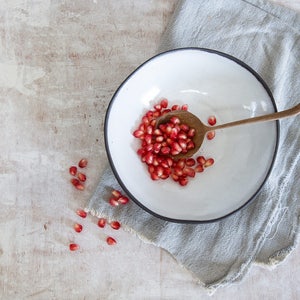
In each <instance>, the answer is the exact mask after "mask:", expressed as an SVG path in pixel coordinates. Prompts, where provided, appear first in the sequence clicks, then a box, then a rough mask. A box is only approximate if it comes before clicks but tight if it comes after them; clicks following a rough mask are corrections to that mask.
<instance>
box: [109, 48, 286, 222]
mask: <svg viewBox="0 0 300 300" xmlns="http://www.w3.org/2000/svg"><path fill="white" fill-rule="evenodd" d="M185 50H195V51H202V52H209V53H213V54H217V55H220V56H223V57H225V58H227V59H230V60H232V61H234V62H236V63H237V64H239V65H240V66H242V67H243V68H245V69H246V70H248V71H249V72H250V73H251V74H252V75H254V77H255V78H256V79H257V80H258V81H259V82H260V83H261V84H262V86H263V87H264V89H265V91H266V92H267V93H268V95H269V97H270V99H271V102H272V105H273V108H274V111H275V112H277V107H276V103H275V100H274V98H273V94H272V92H271V90H270V89H269V87H268V85H267V84H266V83H265V81H264V80H263V79H262V77H261V76H260V75H259V74H258V73H257V72H256V71H254V70H253V69H252V68H251V67H250V66H248V65H247V64H246V63H244V62H243V61H241V60H239V59H238V58H236V57H234V56H232V55H230V54H227V53H224V52H221V51H218V50H214V49H208V48H198V47H186V48H176V49H172V50H168V51H165V52H161V53H159V54H157V55H154V56H152V57H151V58H149V59H148V60H146V61H145V62H143V63H142V64H141V65H140V66H138V67H137V68H136V69H135V70H134V71H133V72H132V73H131V74H129V75H128V76H127V78H125V80H124V81H123V82H122V83H121V85H120V86H119V87H118V89H117V90H116V91H115V93H114V94H113V96H112V98H111V100H110V103H109V105H108V108H107V111H106V115H105V121H104V141H105V149H106V153H107V157H108V161H109V164H110V166H111V168H112V171H113V173H114V175H115V177H116V179H117V181H118V183H119V185H120V186H121V188H122V189H123V190H124V192H125V193H126V194H127V195H128V197H130V199H131V200H132V201H134V202H135V203H136V204H137V205H138V206H140V207H141V208H142V209H143V210H145V211H146V212H148V213H150V214H151V215H153V216H155V217H157V218H159V219H162V220H165V221H169V222H173V223H186V224H195V223H196V224H198V223H212V222H216V221H219V220H222V219H224V218H227V217H228V216H230V215H232V214H234V213H236V212H237V211H240V210H241V209H243V208H244V207H245V206H247V205H248V204H249V203H250V202H252V200H254V199H255V197H256V196H257V195H258V194H259V192H260V191H261V189H262V187H263V186H264V184H265V183H266V181H267V179H268V178H269V175H270V173H271V171H272V169H273V165H274V162H275V159H276V156H277V150H278V142H279V133H280V128H279V121H278V120H277V121H275V122H276V144H275V149H274V153H273V158H272V161H271V164H270V167H269V170H268V172H267V174H266V176H265V178H264V180H263V181H262V183H261V185H260V186H259V187H258V189H257V191H256V192H255V193H254V194H253V195H252V196H251V197H250V198H249V199H248V200H247V201H246V202H245V203H244V204H243V205H241V206H239V207H238V208H237V209H235V210H233V211H232V212H230V213H227V214H225V215H224V216H221V217H218V218H214V219H208V220H184V219H174V218H170V217H166V216H163V215H160V214H158V213H156V212H154V211H152V210H150V209H149V208H147V207H146V206H144V205H143V204H142V203H141V202H140V201H139V200H138V199H136V198H135V197H134V196H133V195H132V194H131V192H130V191H129V190H128V189H127V187H126V185H125V184H124V183H123V181H122V179H121V178H120V176H119V175H118V172H117V170H116V168H115V166H114V162H113V159H112V156H111V154H110V150H109V145H108V134H107V126H108V119H109V115H110V110H111V108H112V105H113V102H114V100H115V98H116V96H117V94H118V93H119V91H120V90H121V89H122V87H123V86H124V85H125V83H126V82H127V81H128V80H129V79H130V78H131V77H132V76H133V75H134V74H135V73H136V72H137V71H138V70H139V69H141V68H142V67H143V66H144V65H145V64H147V63H148V62H150V61H152V60H154V59H156V58H158V57H160V56H163V55H166V54H168V53H173V52H176V51H185Z"/></svg>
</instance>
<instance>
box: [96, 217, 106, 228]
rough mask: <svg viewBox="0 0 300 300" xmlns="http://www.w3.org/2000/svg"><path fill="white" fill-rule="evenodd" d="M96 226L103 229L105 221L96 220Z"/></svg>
mask: <svg viewBox="0 0 300 300" xmlns="http://www.w3.org/2000/svg"><path fill="white" fill-rule="evenodd" d="M97 224H98V226H99V227H101V228H104V227H105V225H106V219H104V218H100V219H99V220H98V223H97Z"/></svg>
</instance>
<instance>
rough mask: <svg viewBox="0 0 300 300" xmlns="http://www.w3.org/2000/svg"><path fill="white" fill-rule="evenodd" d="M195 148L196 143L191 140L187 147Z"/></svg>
mask: <svg viewBox="0 0 300 300" xmlns="http://www.w3.org/2000/svg"><path fill="white" fill-rule="evenodd" d="M194 148H195V144H194V142H193V141H189V142H188V143H187V145H186V149H188V150H191V149H194Z"/></svg>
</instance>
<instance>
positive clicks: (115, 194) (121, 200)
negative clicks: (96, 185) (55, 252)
mask: <svg viewBox="0 0 300 300" xmlns="http://www.w3.org/2000/svg"><path fill="white" fill-rule="evenodd" d="M71 168H72V167H71ZM71 168H70V169H71ZM76 172H77V171H76ZM76 172H75V175H76ZM75 175H73V176H75ZM111 199H113V200H114V201H116V202H117V203H118V204H117V205H119V204H127V203H128V202H129V199H128V197H126V196H125V195H123V194H122V193H121V192H120V191H118V190H113V191H112V192H111V198H110V200H109V202H110V204H112V203H111ZM112 205H113V204H112ZM113 206H116V205H113ZM76 214H77V216H79V217H80V218H82V219H85V218H86V217H87V215H88V214H87V212H86V211H84V210H83V209H81V208H79V209H77V210H76ZM106 224H107V220H106V219H105V218H99V219H98V222H97V225H98V226H99V227H100V228H104V227H105V226H106ZM109 225H110V228H112V229H113V230H119V229H120V228H121V223H120V222H118V221H111V222H110V223H109ZM73 229H74V231H76V232H77V233H80V232H81V231H82V230H83V226H82V225H81V224H80V223H75V224H74V225H73ZM106 243H107V244H108V245H109V246H112V245H115V244H117V241H116V240H115V239H114V238H113V237H111V236H107V238H106ZM69 249H70V251H77V250H79V249H80V246H79V245H78V244H76V243H74V242H72V243H70V244H69Z"/></svg>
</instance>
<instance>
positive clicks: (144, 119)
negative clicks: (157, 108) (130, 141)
mask: <svg viewBox="0 0 300 300" xmlns="http://www.w3.org/2000/svg"><path fill="white" fill-rule="evenodd" d="M149 124H150V121H149V118H148V117H147V116H143V118H142V124H141V125H143V126H144V125H145V126H148V125H149ZM142 128H143V127H142ZM142 128H140V129H142ZM144 129H145V128H144Z"/></svg>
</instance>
